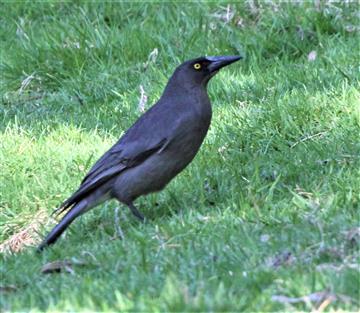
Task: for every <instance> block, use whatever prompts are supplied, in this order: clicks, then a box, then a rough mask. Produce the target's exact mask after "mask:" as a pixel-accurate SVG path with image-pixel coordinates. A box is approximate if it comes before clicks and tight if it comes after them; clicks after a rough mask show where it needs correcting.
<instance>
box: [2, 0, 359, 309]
mask: <svg viewBox="0 0 360 313" xmlns="http://www.w3.org/2000/svg"><path fill="white" fill-rule="evenodd" d="M259 2H260V1H259ZM257 3H258V2H257V1H255V2H251V1H248V2H241V3H237V4H231V5H228V4H227V3H225V2H222V3H205V2H203V3H199V4H195V3H194V4H191V3H187V4H181V3H176V4H175V3H149V2H143V3H134V4H131V3H112V4H110V3H108V4H100V3H99V4H95V3H88V4H77V5H75V4H74V5H72V4H60V3H56V2H49V3H32V2H27V3H21V2H17V3H2V4H0V23H1V27H0V40H1V45H0V53H1V54H0V58H1V63H0V66H1V87H0V88H1V101H2V102H1V105H0V147H1V148H0V210H1V212H0V214H1V215H0V216H1V219H0V241H1V242H4V243H5V244H6V243H8V242H9V239H12V238H14V236H16V234H19V232H21V231H24V230H25V232H26V233H27V235H28V236H30V239H31V240H35V241H36V240H39V236H38V235H37V232H40V234H41V236H43V235H44V234H45V233H46V232H47V231H48V230H49V229H50V227H51V225H49V223H48V220H49V219H48V215H49V214H50V213H51V212H52V210H53V209H54V208H55V207H56V206H57V205H59V203H60V202H61V201H62V200H64V199H65V198H66V197H68V196H69V195H70V194H71V192H72V191H74V190H75V188H76V187H77V186H78V184H79V183H80V181H81V178H82V177H83V176H84V174H85V173H86V171H87V170H88V169H89V167H90V166H91V164H92V163H93V162H94V161H95V160H96V159H97V158H98V157H99V156H100V155H101V154H102V153H103V152H105V151H106V149H107V148H109V147H110V146H111V145H112V144H113V143H114V142H115V141H116V140H117V138H118V137H119V136H120V135H121V134H122V133H123V132H124V131H125V130H126V129H127V128H128V127H129V126H130V125H131V124H132V123H133V122H134V121H135V119H136V118H137V117H138V116H139V115H140V114H141V113H140V112H139V109H138V102H139V97H140V89H139V87H140V85H142V86H143V88H144V89H145V91H146V93H147V95H148V102H147V105H146V107H147V108H148V107H150V105H151V104H152V103H154V102H155V101H156V100H157V99H158V98H159V96H160V95H161V92H162V90H163V88H164V85H165V84H166V82H167V79H168V77H169V76H170V75H171V74H172V71H173V70H174V69H175V67H176V66H177V65H178V64H179V63H181V62H182V61H184V60H187V59H190V58H193V57H198V56H200V55H221V54H243V55H245V59H244V60H242V61H241V62H238V63H236V64H234V65H232V66H230V67H228V68H226V69H224V70H222V72H221V73H219V74H218V75H217V76H216V77H215V78H213V80H212V81H211V83H210V84H209V94H210V98H211V99H212V103H213V108H214V115H213V121H212V126H211V129H210V131H209V133H208V135H207V138H206V141H205V143H204V145H203V146H202V148H201V151H200V152H199V154H198V156H197V157H196V159H195V160H194V161H193V162H192V164H191V165H190V166H189V167H188V168H187V169H186V170H185V171H184V172H183V173H181V174H180V175H179V176H178V177H177V178H176V179H175V180H174V181H172V182H171V183H170V184H169V186H168V187H167V188H166V189H165V190H164V191H162V192H161V193H158V194H156V195H150V196H148V197H143V198H141V199H139V200H138V201H137V204H138V206H139V208H140V209H141V211H142V212H143V213H144V214H145V215H146V217H147V218H148V222H147V223H146V224H139V223H138V222H137V221H136V220H134V218H133V217H132V216H131V214H130V212H129V210H128V209H127V208H123V207H121V208H122V209H123V210H122V211H121V214H120V221H121V227H122V230H123V232H124V234H125V239H124V240H119V239H116V240H113V237H114V234H115V227H114V216H115V213H114V208H115V207H116V206H117V203H115V202H110V203H108V204H104V205H101V206H99V207H98V208H96V209H94V210H92V211H91V212H89V213H88V214H86V215H85V216H83V217H81V218H80V219H78V220H77V221H76V222H75V223H74V224H73V225H72V226H71V227H70V229H69V231H68V232H67V233H66V236H65V237H64V238H62V239H61V240H60V241H59V242H58V243H57V244H56V245H55V246H53V247H52V248H51V249H48V250H46V251H45V252H44V253H42V254H36V253H35V249H34V247H33V246H29V247H25V248H24V249H23V250H22V251H20V252H18V253H15V252H13V253H10V252H4V253H3V254H2V261H1V269H0V271H1V287H2V289H1V298H0V303H1V310H2V311H29V310H33V311H66V310H67V311H120V310H122V311H151V312H159V311H161V312H163V311H279V310H280V311H284V310H286V311H299V310H311V309H313V308H318V307H319V306H321V304H323V307H322V308H324V307H325V309H326V310H337V309H339V310H348V311H357V310H359V290H360V288H359V267H358V264H359V242H360V238H359V234H357V235H356V227H359V208H360V199H359V194H360V141H359V137H360V105H359V97H360V92H359V87H360V84H359V40H358V39H359V37H358V36H359V20H358V10H359V8H358V4H357V3H356V2H353V3H350V2H347V3H341V2H339V3H337V4H334V3H325V2H321V3H320V4H319V5H318V6H317V5H315V4H313V3H312V2H306V3H301V4H295V3H293V4H292V3H281V4H280V3H278V2H275V1H274V2H273V1H268V2H267V4H264V3H261V2H260V4H257ZM227 13H228V18H227V17H226V14H227ZM154 49H158V56H157V58H155V60H153V61H151V60H150V61H149V55H150V53H151V52H152V51H154ZM311 51H316V52H317V57H316V59H315V60H314V61H309V60H308V55H309V53H310V52H311ZM148 61H149V62H148ZM147 62H148V63H147ZM146 63H147V66H145V65H144V64H146ZM39 224H42V225H43V226H39ZM29 225H30V226H29ZM29 227H30V228H29ZM29 229H30V230H29ZM354 229H355V231H353V232H352V233H351V232H350V231H351V230H354ZM351 234H352V235H351ZM28 239H29V238H28ZM31 240H30V242H31ZM20 242H21V240H20ZM3 247H4V245H3ZM64 259H70V260H73V261H74V260H75V261H76V260H77V261H82V262H85V265H84V266H74V268H73V270H74V272H73V274H71V273H59V274H51V275H45V274H42V273H41V268H42V266H43V265H44V264H46V263H48V262H51V261H55V260H64ZM11 287H12V288H11ZM324 291H326V292H328V293H329V294H332V295H335V297H336V300H334V301H330V303H329V305H328V306H326V302H324V300H325V299H322V300H320V301H319V303H317V302H316V301H315V302H314V301H312V302H311V301H310V302H308V303H306V302H299V303H293V304H288V303H282V302H277V301H274V298H273V296H278V295H282V296H287V297H292V298H299V297H302V296H306V295H309V294H313V293H315V292H324Z"/></svg>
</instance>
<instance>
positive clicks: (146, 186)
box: [38, 56, 241, 250]
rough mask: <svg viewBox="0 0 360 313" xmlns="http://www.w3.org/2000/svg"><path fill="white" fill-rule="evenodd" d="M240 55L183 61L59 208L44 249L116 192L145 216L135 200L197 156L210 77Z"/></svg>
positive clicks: (203, 131)
mask: <svg viewBox="0 0 360 313" xmlns="http://www.w3.org/2000/svg"><path fill="white" fill-rule="evenodd" d="M240 59H241V57H240V56H216V57H200V58H197V59H194V60H189V61H186V62H184V63H183V64H181V65H180V66H179V67H178V68H177V69H176V70H175V72H174V74H173V75H172V76H171V78H170V80H169V82H168V84H167V86H166V88H165V90H164V92H163V94H162V96H161V98H160V100H159V101H158V102H157V103H156V104H155V105H154V106H152V107H151V108H150V109H149V110H148V111H147V112H145V113H144V114H143V115H142V116H141V117H140V118H139V119H138V120H137V121H136V122H135V124H134V125H133V126H132V127H130V128H129V130H128V131H127V132H126V133H125V135H124V136H122V137H121V138H120V139H119V141H118V142H117V143H116V144H115V145H114V146H113V147H112V148H110V150H109V151H107V152H106V153H105V154H104V155H103V156H102V157H101V158H100V159H99V160H98V161H97V162H96V163H95V165H94V166H93V167H92V168H91V170H90V171H89V173H88V174H87V175H86V176H85V178H84V179H83V181H82V182H81V185H80V187H79V188H78V190H77V191H76V192H75V193H74V194H73V195H72V196H71V197H70V198H69V199H67V200H66V201H65V202H64V203H62V204H61V206H60V207H59V208H58V209H57V210H56V211H55V212H56V213H57V214H60V213H62V212H64V211H67V213H66V214H65V216H64V217H63V218H62V220H61V221H60V222H59V223H58V224H57V225H56V226H55V227H54V228H53V230H52V231H51V232H50V234H49V235H48V236H47V237H46V238H45V240H44V241H43V242H42V243H41V244H40V246H39V248H38V249H39V250H42V249H44V248H45V247H46V246H48V245H50V244H53V243H54V242H55V241H56V240H57V239H58V238H59V236H60V235H61V234H62V233H63V232H64V230H65V229H66V228H67V227H68V226H69V225H70V223H71V222H72V221H73V220H74V219H75V218H76V217H78V216H79V215H81V214H83V213H85V212H86V211H88V210H90V209H91V208H93V207H95V206H97V205H98V204H100V203H102V202H104V201H106V200H109V199H111V198H116V199H117V200H119V201H120V202H121V203H124V204H126V205H127V206H128V207H129V208H130V210H131V212H132V213H133V214H134V215H135V216H136V217H137V218H139V219H140V220H144V217H143V215H142V214H141V213H140V212H139V211H138V209H137V208H136V207H135V205H134V204H133V201H134V200H135V199H136V198H138V197H139V196H142V195H146V194H148V193H151V192H156V191H160V190H161V189H163V188H164V187H165V186H166V185H167V184H168V183H169V182H170V180H171V179H172V178H174V177H175V176H176V175H177V174H178V173H180V172H181V171H182V170H183V169H184V168H185V167H186V166H187V165H188V164H189V163H190V162H191V161H192V159H193V158H194V157H195V155H196V153H197V152H198V150H199V148H200V145H201V143H202V142H203V140H204V137H205V135H206V133H207V131H208V128H209V126H210V121H211V104H210V100H209V97H208V94H207V90H206V87H207V83H208V81H209V80H210V79H211V78H212V77H213V76H214V75H215V74H216V73H217V72H218V71H219V69H221V68H222V67H224V66H226V65H229V64H231V63H233V62H235V61H238V60H240Z"/></svg>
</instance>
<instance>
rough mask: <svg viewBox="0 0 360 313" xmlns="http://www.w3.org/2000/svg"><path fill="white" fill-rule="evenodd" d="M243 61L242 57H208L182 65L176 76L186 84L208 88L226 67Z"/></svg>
mask: <svg viewBox="0 0 360 313" xmlns="http://www.w3.org/2000/svg"><path fill="white" fill-rule="evenodd" d="M240 59H242V57H241V56H207V57H200V58H196V59H193V60H189V61H186V62H184V63H183V64H181V65H180V66H179V67H178V68H177V69H176V71H175V73H174V76H176V77H177V78H180V79H181V81H183V82H184V83H185V82H186V84H189V85H192V86H197V85H202V86H206V84H207V83H208V81H209V80H210V79H211V78H212V77H213V76H214V75H215V74H216V73H218V71H219V70H220V69H221V68H223V67H224V66H227V65H230V64H231V63H234V62H236V61H238V60H240Z"/></svg>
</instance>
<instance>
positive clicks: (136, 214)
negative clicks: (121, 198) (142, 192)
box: [127, 202, 145, 222]
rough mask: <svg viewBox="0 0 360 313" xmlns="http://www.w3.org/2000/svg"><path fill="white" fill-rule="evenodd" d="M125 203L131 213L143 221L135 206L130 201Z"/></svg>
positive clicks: (142, 216) (143, 218)
mask: <svg viewBox="0 0 360 313" xmlns="http://www.w3.org/2000/svg"><path fill="white" fill-rule="evenodd" d="M127 205H128V207H129V208H130V210H131V212H132V214H134V215H135V216H136V217H137V218H138V219H139V220H140V221H142V222H144V220H145V217H144V215H142V214H141V213H140V211H139V210H138V209H137V208H136V206H135V205H134V204H133V203H132V202H130V203H127Z"/></svg>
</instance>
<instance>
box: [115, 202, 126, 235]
mask: <svg viewBox="0 0 360 313" xmlns="http://www.w3.org/2000/svg"><path fill="white" fill-rule="evenodd" d="M115 229H116V233H117V235H118V237H119V238H120V239H124V238H125V237H124V233H123V231H122V229H121V227H120V220H119V207H116V208H115Z"/></svg>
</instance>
